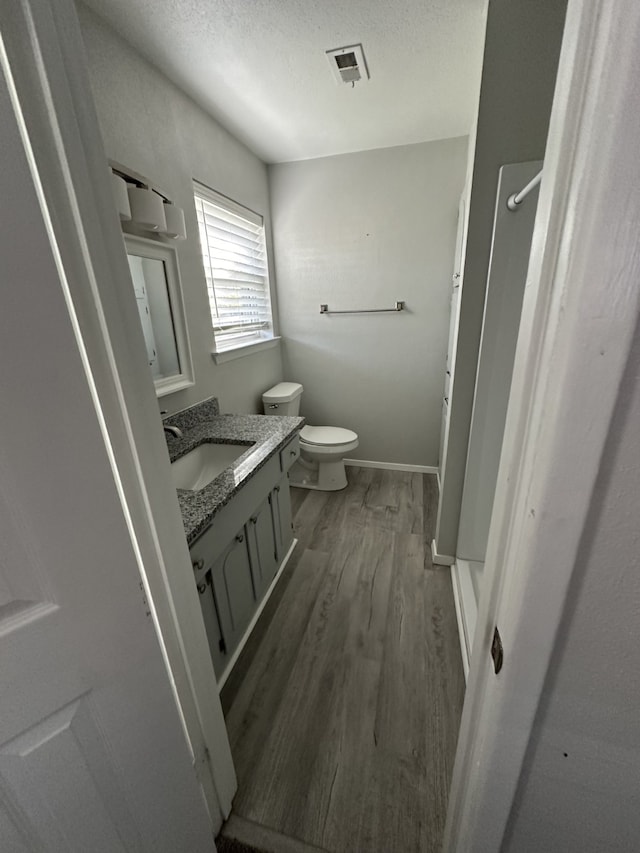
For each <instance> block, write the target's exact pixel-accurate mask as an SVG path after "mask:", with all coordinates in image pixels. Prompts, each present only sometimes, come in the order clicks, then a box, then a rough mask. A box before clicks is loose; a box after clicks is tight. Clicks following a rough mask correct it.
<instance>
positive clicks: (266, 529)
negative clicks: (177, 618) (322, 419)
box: [191, 435, 299, 680]
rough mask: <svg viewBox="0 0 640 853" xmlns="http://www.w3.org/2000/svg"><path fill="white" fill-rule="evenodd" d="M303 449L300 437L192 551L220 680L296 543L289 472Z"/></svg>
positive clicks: (267, 466) (243, 492)
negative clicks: (291, 547)
mask: <svg viewBox="0 0 640 853" xmlns="http://www.w3.org/2000/svg"><path fill="white" fill-rule="evenodd" d="M298 446H299V445H298V437H297V435H296V436H294V438H293V439H292V440H291V441H290V442H289V443H288V444H287V446H286V448H285V450H284V451H282V452H281V453H279V454H278V453H276V454H275V455H274V456H272V457H271V459H269V460H268V461H267V462H266V464H265V465H263V466H262V468H260V469H259V470H258V471H256V473H255V474H254V475H253V477H252V478H251V479H250V480H249V481H248V482H247V483H246V484H245V485H244V486H243V487H242V488H241V489H240V490H239V491H238V493H237V494H236V495H234V497H233V498H232V499H231V500H230V501H229V502H228V503H227V504H226V505H225V506H224V507H222V508H221V509H220V510H219V512H218V513H217V514H216V515H215V516H214V518H213V521H212V523H211V526H210V527H208V528H207V530H205V532H204V533H203V534H202V535H201V536H200V538H199V539H197V540H196V542H195V543H194V544H193V545H192V546H191V559H192V562H193V569H194V576H195V581H196V584H197V588H198V593H199V595H200V605H201V608H202V615H203V618H204V623H205V627H206V630H207V638H208V641H209V647H210V650H211V657H212V660H213V666H214V670H215V673H216V676H217V678H218V680H220V679H221V678H223V677H225V676H226V673H227V670H228V668H229V666H230V664H231V662H232V659H233V657H234V653H236V652H237V651H238V650H239V648H240V647H241V646H242V645H243V644H244V642H245V641H246V639H247V637H248V635H249V633H250V630H249V626H250V625H251V622H252V619H253V617H254V616H255V614H256V612H257V611H258V610H259V609H260V608H261V606H263V605H264V603H265V600H266V596H267V593H268V592H269V590H270V587H271V584H272V582H273V579H274V577H275V576H276V574H277V572H278V570H279V568H280V566H281V565H282V562H283V560H284V558H285V556H286V555H287V553H288V551H289V548H290V546H291V543H292V541H293V525H292V521H291V498H290V494H289V480H288V475H287V471H288V468H289V467H290V464H289V463H288V460H289V459H291V462H293V461H294V459H295V458H296V452H297V449H298ZM285 451H286V453H285Z"/></svg>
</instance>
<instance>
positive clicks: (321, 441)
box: [300, 426, 358, 447]
mask: <svg viewBox="0 0 640 853" xmlns="http://www.w3.org/2000/svg"><path fill="white" fill-rule="evenodd" d="M300 439H301V440H302V441H304V442H305V443H306V444H318V445H324V446H325V447H331V446H335V445H338V444H349V442H351V441H357V440H358V435H357V433H355V432H352V431H351V430H350V429H342V427H327V426H322V427H314V426H305V427H302V429H301V430H300Z"/></svg>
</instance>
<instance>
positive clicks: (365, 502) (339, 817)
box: [222, 468, 464, 853]
mask: <svg viewBox="0 0 640 853" xmlns="http://www.w3.org/2000/svg"><path fill="white" fill-rule="evenodd" d="M348 476H349V486H348V487H347V488H346V489H345V490H344V491H342V492H316V491H307V490H302V489H292V490H291V492H292V503H293V511H294V526H295V535H296V537H297V538H298V540H299V542H298V545H297V546H296V549H295V551H294V552H293V555H292V557H291V559H290V562H289V564H288V565H287V567H286V568H285V570H284V572H283V575H282V577H281V579H280V582H279V584H278V586H277V588H276V589H275V590H274V593H273V595H272V597H271V600H270V601H269V603H268V605H267V607H266V608H265V611H264V612H263V615H262V616H261V619H260V621H259V622H258V625H257V626H256V629H255V630H254V632H253V635H252V637H251V639H250V640H249V642H248V644H247V646H246V647H245V650H244V651H243V654H242V655H241V657H240V659H239V661H238V664H237V665H236V667H235V669H234V672H233V673H232V674H231V676H230V678H229V680H228V682H227V684H226V685H225V688H224V690H223V692H222V701H223V707H224V709H225V714H226V720H227V728H228V730H229V736H230V740H231V749H232V752H233V758H234V761H235V766H236V771H237V774H238V782H239V787H238V793H237V795H236V798H235V800H234V807H233V814H232V817H231V819H230V821H229V822H228V823H227V825H226V827H225V829H224V830H223V834H224V835H226V836H228V837H235V838H237V839H238V840H240V841H244V842H245V843H250V844H253V845H255V846H256V847H261V848H262V849H265V850H273V851H276V850H278V851H280V850H281V851H291V853H295V851H300V853H303V851H313V850H316V851H328V853H347V851H354V853H356V851H357V853H369V851H370V852H371V853H378V851H385V853H395V851H398V852H399V853H400V851H402V853H405V851H421V853H424V852H425V851H433V853H436V851H439V850H440V847H441V843H442V833H443V829H444V821H445V815H446V806H447V794H448V789H449V784H450V780H451V771H452V767H453V759H454V753H455V746H456V739H457V735H458V727H459V722H460V714H461V710H462V702H463V695H464V676H463V672H462V662H461V658H460V645H459V641H458V636H457V628H456V616H455V609H454V603H453V593H452V588H451V578H450V573H449V570H448V569H444V568H441V567H435V568H434V567H433V566H432V563H431V554H430V548H429V543H430V541H431V538H432V535H433V527H434V525H435V513H436V508H437V483H436V478H435V476H434V475H422V474H410V473H404V472H400V471H386V470H384V471H383V470H377V469H371V468H350V469H348Z"/></svg>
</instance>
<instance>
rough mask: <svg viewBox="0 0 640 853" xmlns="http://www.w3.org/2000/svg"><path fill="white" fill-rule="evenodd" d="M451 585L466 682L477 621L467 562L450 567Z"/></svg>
mask: <svg viewBox="0 0 640 853" xmlns="http://www.w3.org/2000/svg"><path fill="white" fill-rule="evenodd" d="M451 583H452V585H453V599H454V601H455V605H456V618H457V620H458V636H459V638H460V652H461V654H462V667H463V669H464V678H465V681H466V680H467V678H468V675H469V662H470V661H471V649H472V646H473V636H474V634H475V631H476V622H477V621H478V603H477V601H476V594H475V590H474V588H473V581H472V580H471V566H470V565H469V562H468V561H467V560H456V562H455V563H454V565H453V566H451Z"/></svg>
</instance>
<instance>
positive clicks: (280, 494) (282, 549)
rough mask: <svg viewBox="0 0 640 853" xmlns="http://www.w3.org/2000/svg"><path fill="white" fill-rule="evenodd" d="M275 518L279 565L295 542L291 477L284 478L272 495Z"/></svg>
mask: <svg viewBox="0 0 640 853" xmlns="http://www.w3.org/2000/svg"><path fill="white" fill-rule="evenodd" d="M271 500H272V503H273V517H274V522H275V529H276V545H277V552H278V564H280V563H281V562H282V560H283V559H284V555H285V554H286V553H287V551H288V550H289V546H290V545H291V542H292V541H293V524H292V521H291V493H290V492H289V477H288V475H287V476H285V477H283V478H282V480H281V481H280V483H278V485H277V486H276V487H275V488H274V490H273V492H272V493H271Z"/></svg>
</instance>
